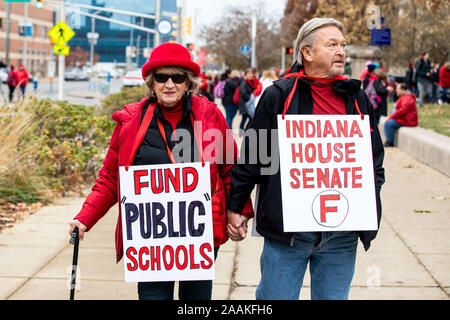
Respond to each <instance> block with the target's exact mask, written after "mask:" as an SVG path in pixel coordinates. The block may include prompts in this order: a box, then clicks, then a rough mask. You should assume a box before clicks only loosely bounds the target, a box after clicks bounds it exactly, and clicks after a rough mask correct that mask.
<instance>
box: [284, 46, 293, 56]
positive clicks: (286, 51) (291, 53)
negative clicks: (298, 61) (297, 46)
mask: <svg viewBox="0 0 450 320" xmlns="http://www.w3.org/2000/svg"><path fill="white" fill-rule="evenodd" d="M285 53H286V54H288V55H293V54H294V48H292V47H286V48H285Z"/></svg>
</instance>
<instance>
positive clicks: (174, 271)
mask: <svg viewBox="0 0 450 320" xmlns="http://www.w3.org/2000/svg"><path fill="white" fill-rule="evenodd" d="M119 174H120V199H121V203H120V206H121V214H122V234H123V247H124V269H125V281H127V282H142V281H178V280H212V279H214V238H213V224H212V209H211V182H210V168H209V163H208V162H207V163H205V165H204V166H202V164H201V163H176V164H161V165H146V166H130V167H129V168H128V170H126V168H125V167H120V168H119Z"/></svg>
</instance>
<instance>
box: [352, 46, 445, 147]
mask: <svg viewBox="0 0 450 320" xmlns="http://www.w3.org/2000/svg"><path fill="white" fill-rule="evenodd" d="M359 78H360V80H361V81H362V88H363V90H364V92H365V93H366V95H367V96H368V98H369V100H370V102H371V103H372V107H373V109H374V114H375V119H376V123H377V124H378V123H379V121H380V116H388V110H387V102H388V97H391V100H392V101H393V102H394V107H393V109H392V112H391V114H390V115H389V117H388V118H387V121H386V122H385V125H384V133H385V136H386V141H385V143H384V146H385V147H391V146H393V145H394V137H395V132H396V131H397V130H398V129H399V128H400V127H402V126H409V127H414V126H417V125H418V113H417V103H418V104H419V108H422V107H423V105H424V103H425V101H426V99H427V101H428V102H429V103H437V104H439V105H447V104H448V103H449V101H450V97H449V90H448V89H449V87H450V61H447V62H445V63H443V64H441V65H440V64H439V63H435V62H430V54H429V53H428V52H424V53H423V54H422V55H421V56H420V58H419V59H418V60H417V61H416V63H415V64H414V63H413V62H409V63H408V69H407V71H406V73H405V77H404V81H403V82H401V83H396V82H395V81H391V82H389V81H388V79H387V72H386V68H385V65H384V63H383V62H381V65H380V64H379V63H378V62H371V61H368V62H367V63H366V68H365V69H363V70H362V71H361V74H360V77H359Z"/></svg>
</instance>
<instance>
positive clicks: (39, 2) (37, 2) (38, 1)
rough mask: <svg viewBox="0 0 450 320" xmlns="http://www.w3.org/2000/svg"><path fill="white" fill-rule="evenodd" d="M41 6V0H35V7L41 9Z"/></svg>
mask: <svg viewBox="0 0 450 320" xmlns="http://www.w3.org/2000/svg"><path fill="white" fill-rule="evenodd" d="M43 6H44V5H43V4H42V0H36V8H38V9H41V8H42V7H43Z"/></svg>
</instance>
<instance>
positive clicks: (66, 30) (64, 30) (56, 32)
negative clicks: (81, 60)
mask: <svg viewBox="0 0 450 320" xmlns="http://www.w3.org/2000/svg"><path fill="white" fill-rule="evenodd" d="M48 35H49V36H50V38H51V39H52V42H54V43H55V44H57V45H59V46H63V45H65V44H66V43H67V42H69V40H70V39H72V37H73V36H74V35H75V32H74V31H73V30H72V29H70V27H69V26H68V25H67V24H65V23H64V22H63V21H60V22H58V24H57V25H55V26H54V27H53V28H52V29H51V30H50V31H49V32H48Z"/></svg>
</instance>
